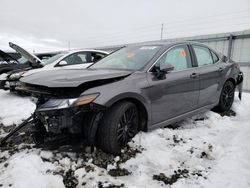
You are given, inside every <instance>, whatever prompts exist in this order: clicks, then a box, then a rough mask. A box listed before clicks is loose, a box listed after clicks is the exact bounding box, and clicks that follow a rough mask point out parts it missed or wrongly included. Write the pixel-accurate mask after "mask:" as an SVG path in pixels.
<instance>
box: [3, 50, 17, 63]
mask: <svg viewBox="0 0 250 188" xmlns="http://www.w3.org/2000/svg"><path fill="white" fill-rule="evenodd" d="M0 57H1V58H2V59H3V60H4V61H6V63H8V62H9V61H11V60H12V61H15V62H16V63H18V60H17V59H15V58H14V57H12V56H11V55H9V54H7V53H5V52H4V51H2V50H0Z"/></svg>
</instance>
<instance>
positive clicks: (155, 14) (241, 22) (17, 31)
mask: <svg viewBox="0 0 250 188" xmlns="http://www.w3.org/2000/svg"><path fill="white" fill-rule="evenodd" d="M162 23H164V27H163V38H174V37H180V36H182V37H185V36H192V35H201V34H209V33H219V32H231V31H240V30H245V29H250V0H89V1H87V0H0V48H1V49H3V50H9V48H8V42H9V41H12V42H16V43H18V44H19V45H21V46H23V47H24V48H26V49H28V50H30V51H33V50H35V51H36V52H40V51H49V50H60V49H66V48H68V47H69V43H70V47H71V48H90V47H98V46H106V45H113V44H122V43H130V42H139V41H147V40H157V39H160V34H161V24H162Z"/></svg>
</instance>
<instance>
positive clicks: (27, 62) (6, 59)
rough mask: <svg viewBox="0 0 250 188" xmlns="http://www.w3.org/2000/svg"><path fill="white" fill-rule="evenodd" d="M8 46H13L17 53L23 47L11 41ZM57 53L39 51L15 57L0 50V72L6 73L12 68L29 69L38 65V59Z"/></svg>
mask: <svg viewBox="0 0 250 188" xmlns="http://www.w3.org/2000/svg"><path fill="white" fill-rule="evenodd" d="M9 45H10V47H11V48H13V49H14V50H15V51H16V52H17V53H20V52H22V51H23V49H22V48H21V47H19V46H17V45H15V44H13V43H11V42H10V43H9ZM56 54H57V53H54V52H53V53H40V54H36V55H31V54H28V53H25V55H24V56H23V55H21V58H19V59H16V58H14V57H12V56H11V55H9V54H7V53H5V52H3V51H1V50H0V62H1V64H0V74H2V73H7V72H10V71H13V70H19V69H27V68H28V69H31V68H37V67H39V61H40V60H45V59H48V58H50V57H52V56H54V55H56ZM31 57H32V58H31Z"/></svg>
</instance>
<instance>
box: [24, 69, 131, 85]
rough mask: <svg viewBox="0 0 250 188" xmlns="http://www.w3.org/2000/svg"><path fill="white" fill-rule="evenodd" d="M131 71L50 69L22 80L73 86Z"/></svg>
mask: <svg viewBox="0 0 250 188" xmlns="http://www.w3.org/2000/svg"><path fill="white" fill-rule="evenodd" d="M131 73H132V71H120V70H103V69H102V70H101V69H86V70H80V69H67V70H48V71H41V72H37V73H34V74H31V75H28V76H25V77H23V78H21V82H24V83H27V84H32V85H40V86H46V87H49V88H61V87H67V88H72V87H78V86H80V85H81V84H84V83H86V82H91V81H97V80H107V79H113V78H119V77H125V76H128V75H130V74H131Z"/></svg>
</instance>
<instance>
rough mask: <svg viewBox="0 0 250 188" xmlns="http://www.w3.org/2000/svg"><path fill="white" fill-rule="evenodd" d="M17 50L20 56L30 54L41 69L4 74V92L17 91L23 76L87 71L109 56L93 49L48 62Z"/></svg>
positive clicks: (77, 51)
mask: <svg viewBox="0 0 250 188" xmlns="http://www.w3.org/2000/svg"><path fill="white" fill-rule="evenodd" d="M15 50H16V51H17V52H19V53H20V54H22V53H25V55H26V56H27V55H28V54H29V55H30V56H31V57H32V58H33V59H35V61H34V63H38V64H39V65H40V67H41V68H36V69H23V70H17V71H14V72H11V73H8V74H2V75H1V78H0V82H1V83H0V85H1V86H0V88H1V89H4V90H8V89H10V90H11V91H13V90H15V87H16V86H17V82H18V81H19V79H20V78H21V77H23V76H27V75H31V74H34V73H37V72H41V71H47V70H55V69H85V68H87V67H88V66H90V65H92V64H93V63H95V62H96V61H98V60H100V59H102V58H103V57H104V56H106V55H108V54H109V53H108V52H105V51H101V50H93V49H84V50H74V51H64V52H61V53H59V54H57V55H54V56H53V57H51V58H49V59H47V60H44V61H41V60H40V59H39V58H37V57H36V58H34V57H35V55H34V54H30V53H29V52H27V51H26V50H24V49H22V48H21V47H19V46H15ZM30 59H31V58H30Z"/></svg>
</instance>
